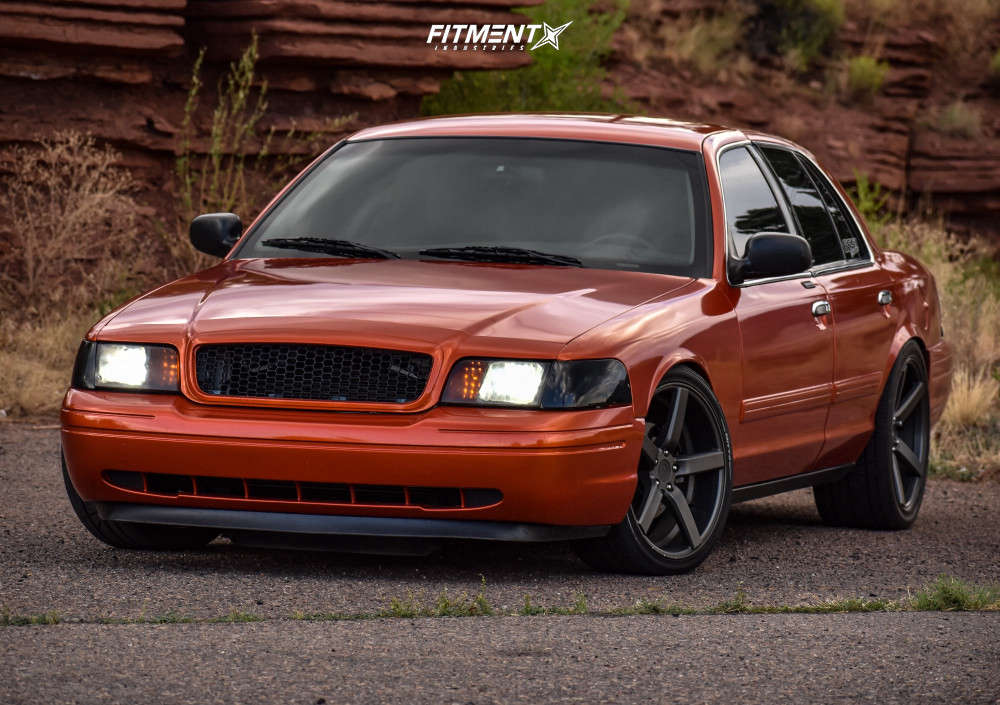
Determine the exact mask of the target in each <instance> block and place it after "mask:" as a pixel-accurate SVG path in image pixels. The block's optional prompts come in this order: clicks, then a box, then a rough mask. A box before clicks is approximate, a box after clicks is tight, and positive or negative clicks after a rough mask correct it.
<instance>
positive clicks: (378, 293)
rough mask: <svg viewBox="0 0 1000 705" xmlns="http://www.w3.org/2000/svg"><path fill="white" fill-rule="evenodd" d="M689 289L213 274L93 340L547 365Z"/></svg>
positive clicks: (336, 264) (297, 271) (621, 283)
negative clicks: (470, 357)
mask: <svg viewBox="0 0 1000 705" xmlns="http://www.w3.org/2000/svg"><path fill="white" fill-rule="evenodd" d="M690 281H691V279H690V278H688V277H676V276H668V275H662V274H650V273H642V272H623V271H616V270H600V269H580V268H575V267H552V266H534V265H506V264H486V263H466V262H439V261H432V262H428V261H414V260H381V261H370V260H366V261H358V260H331V259H269V260H265V259H253V260H232V261H228V262H223V263H221V264H219V265H217V266H215V267H212V268H211V269H208V270H205V271H204V272H200V273H198V274H196V275H192V276H190V277H185V278H183V279H179V280H177V281H175V282H172V283H170V284H167V285H166V286H163V287H160V288H159V289H156V290H154V291H152V292H150V293H149V294H146V295H145V296H142V297H140V298H138V299H136V300H134V301H132V302H130V303H129V304H127V305H125V306H124V307H122V309H120V310H119V311H118V312H116V313H115V314H113V315H112V316H110V317H109V318H108V319H106V320H105V321H104V323H103V326H99V327H98V328H96V329H95V332H96V333H97V335H98V337H99V338H101V339H104V340H121V341H126V340H135V341H143V342H169V343H172V344H177V345H184V344H186V343H206V342H234V341H244V342H279V341H283V342H313V343H331V344H341V345H365V346H377V347H391V348H402V349H413V350H428V351H430V350H437V351H441V352H445V353H446V352H447V350H446V348H449V347H457V346H460V345H461V346H462V352H463V353H464V354H490V355H497V354H500V353H503V354H520V355H539V356H541V355H547V354H555V353H556V352H558V350H559V349H561V348H562V347H563V346H564V345H565V344H566V343H567V342H569V341H570V340H572V339H573V338H575V337H577V336H579V335H580V334H582V333H584V332H586V331H588V330H590V329H592V328H594V327H595V326H598V325H600V324H601V323H603V322H605V321H607V320H609V319H611V318H614V317H615V316H618V315H620V314H621V313H623V312H625V311H627V310H628V309H630V308H632V307H634V306H637V305H639V304H641V303H643V302H645V301H649V300H651V299H655V298H658V297H663V296H666V295H669V294H670V292H673V291H676V290H678V289H679V288H680V287H682V286H683V285H684V284H686V283H687V282H690Z"/></svg>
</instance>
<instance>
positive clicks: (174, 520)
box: [97, 502, 611, 542]
mask: <svg viewBox="0 0 1000 705" xmlns="http://www.w3.org/2000/svg"><path fill="white" fill-rule="evenodd" d="M97 512H98V514H99V515H100V517H101V518H102V519H105V520H109V521H125V522H133V523H137V524H164V525H169V526H189V527H190V526H198V527H204V528H210V529H219V531H220V532H225V531H227V530H228V531H267V532H277V533H285V534H307V535H327V536H373V537H384V538H422V539H474V540H480V541H517V542H538V541H568V540H574V539H585V538H594V537H597V536H604V535H605V534H607V533H608V531H609V530H610V529H611V527H610V526H551V525H548V524H519V523H515V522H505V521H469V520H462V519H420V518H405V517H366V516H343V515H327V514H294V513H291V512H249V511H244V510H239V509H204V508H200V507H165V506H160V505H155V504H123V503H112V502H98V503H97Z"/></svg>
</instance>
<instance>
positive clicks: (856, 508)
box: [813, 341, 931, 529]
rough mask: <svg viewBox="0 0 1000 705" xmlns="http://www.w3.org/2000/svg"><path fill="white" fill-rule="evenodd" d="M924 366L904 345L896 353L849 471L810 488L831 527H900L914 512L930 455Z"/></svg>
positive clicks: (915, 349)
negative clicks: (868, 435)
mask: <svg viewBox="0 0 1000 705" xmlns="http://www.w3.org/2000/svg"><path fill="white" fill-rule="evenodd" d="M930 418H931V413H930V400H929V395H928V386H927V363H926V362H925V360H924V354H923V351H922V350H921V349H920V346H919V345H918V344H917V343H916V342H914V341H910V342H908V343H907V344H906V345H904V346H903V348H902V349H901V350H900V351H899V356H898V357H897V358H896V362H895V364H894V365H893V366H892V372H891V373H890V374H889V380H888V382H887V383H886V385H885V390H884V391H883V392H882V399H881V400H880V401H879V405H878V409H877V410H876V412H875V431H874V433H872V437H871V440H869V441H868V445H867V446H866V447H865V450H864V452H863V453H862V454H861V458H860V459H859V460H858V462H857V463H856V465H855V466H854V469H852V470H851V471H850V473H848V474H847V475H845V476H844V477H843V478H841V479H840V480H837V481H836V482H831V483H829V484H824V485H817V486H816V487H814V488H813V495H814V496H815V498H816V508H817V509H818V510H819V514H820V516H821V517H822V518H823V521H824V522H826V523H827V524H831V525H833V526H850V527H856V528H860V529H906V528H909V526H910V525H911V524H913V522H914V520H915V519H916V518H917V513H918V512H919V511H920V503H921V501H922V500H923V497H924V487H925V486H926V484H927V461H928V457H929V455H930V430H931V423H930Z"/></svg>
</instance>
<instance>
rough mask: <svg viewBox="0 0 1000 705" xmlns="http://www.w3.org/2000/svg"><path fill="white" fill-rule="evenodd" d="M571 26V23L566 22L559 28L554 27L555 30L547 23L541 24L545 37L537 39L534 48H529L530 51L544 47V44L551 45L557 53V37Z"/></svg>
mask: <svg viewBox="0 0 1000 705" xmlns="http://www.w3.org/2000/svg"><path fill="white" fill-rule="evenodd" d="M571 24H573V23H572V22H567V23H566V24H564V25H562V26H561V27H555V28H553V27H550V26H549V23H548V22H543V23H542V26H543V31H544V32H545V36H544V37H542V38H541V39H539V40H538V41H537V42H536V43H535V46H533V47H531V51H534V50H535V49H537V48H538V47H540V46H545V45H546V44H551V45H552V46H554V47H555V48H556V50H557V51H558V49H559V35H560V34H562V33H563V32H564V31H565V30H566V28H567V27H569V26H570V25H571Z"/></svg>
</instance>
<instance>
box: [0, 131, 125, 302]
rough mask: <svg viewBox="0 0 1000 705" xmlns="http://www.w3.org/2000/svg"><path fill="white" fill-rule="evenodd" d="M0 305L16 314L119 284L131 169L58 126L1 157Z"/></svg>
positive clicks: (100, 293)
mask: <svg viewBox="0 0 1000 705" xmlns="http://www.w3.org/2000/svg"><path fill="white" fill-rule="evenodd" d="M3 157H4V158H3V161H4V162H5V163H6V164H5V166H6V169H7V170H9V176H8V177H7V178H6V179H4V183H3V188H2V189H0V218H3V223H2V232H0V303H2V309H3V310H5V311H6V312H7V313H8V314H10V315H12V316H16V317H20V316H21V315H28V314H30V313H31V312H32V311H34V310H44V311H49V310H51V308H52V307H53V305H55V304H56V303H57V302H58V304H59V307H60V308H61V309H63V310H65V309H72V308H74V307H77V306H80V305H84V304H89V302H90V301H92V300H94V299H95V298H100V297H101V296H103V295H106V294H107V293H108V292H111V291H114V290H116V289H119V288H121V287H122V286H123V285H124V283H125V279H126V272H127V269H126V265H125V262H126V261H128V256H127V254H128V252H129V251H131V249H133V246H134V243H135V239H136V236H137V227H136V203H135V201H134V200H133V199H132V197H131V195H130V192H131V191H132V190H133V188H134V183H133V181H132V177H131V175H130V174H129V173H128V172H127V171H125V170H124V169H121V168H119V167H117V166H116V163H117V162H119V161H120V160H121V155H120V154H118V153H117V152H115V151H114V150H112V149H111V148H110V147H107V146H105V147H99V146H97V144H96V143H95V141H94V138H93V137H89V136H86V135H83V134H80V133H78V132H59V133H56V134H55V135H54V136H52V137H48V138H44V139H42V140H41V141H39V142H38V144H37V145H32V146H21V147H14V148H12V149H10V150H9V151H8V152H7V153H6V154H4V155H3Z"/></svg>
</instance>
